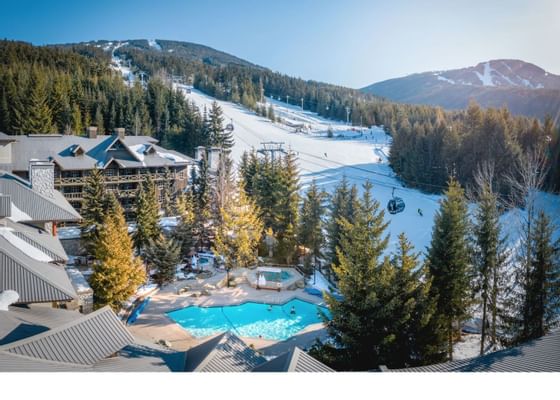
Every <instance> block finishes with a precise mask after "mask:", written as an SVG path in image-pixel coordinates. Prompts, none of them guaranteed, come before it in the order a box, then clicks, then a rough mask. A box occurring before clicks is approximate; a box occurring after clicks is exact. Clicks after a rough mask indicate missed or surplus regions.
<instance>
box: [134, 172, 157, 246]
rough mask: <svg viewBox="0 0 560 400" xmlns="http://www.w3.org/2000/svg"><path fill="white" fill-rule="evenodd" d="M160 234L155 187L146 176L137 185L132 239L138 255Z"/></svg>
mask: <svg viewBox="0 0 560 400" xmlns="http://www.w3.org/2000/svg"><path fill="white" fill-rule="evenodd" d="M160 233H161V229H160V226H159V207H158V201H157V194H156V187H155V185H154V181H153V180H152V178H151V177H150V176H149V175H148V176H146V178H145V180H144V182H142V184H141V185H139V187H138V194H137V197H136V231H135V232H134V235H133V239H134V246H135V247H136V250H137V251H138V253H141V252H142V250H143V249H144V248H145V247H146V246H147V245H148V243H149V241H150V239H155V238H157V237H158V236H159V234H160Z"/></svg>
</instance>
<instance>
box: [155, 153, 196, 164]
mask: <svg viewBox="0 0 560 400" xmlns="http://www.w3.org/2000/svg"><path fill="white" fill-rule="evenodd" d="M157 155H158V156H160V157H163V158H167V159H168V160H171V161H174V162H189V160H187V159H186V158H183V157H181V156H179V155H177V154H172V153H165V152H162V151H158V152H157Z"/></svg>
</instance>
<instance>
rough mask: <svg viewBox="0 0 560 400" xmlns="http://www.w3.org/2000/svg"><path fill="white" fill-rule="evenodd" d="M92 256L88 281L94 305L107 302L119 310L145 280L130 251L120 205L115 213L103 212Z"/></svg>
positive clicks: (129, 242) (137, 262) (130, 245)
mask: <svg viewBox="0 0 560 400" xmlns="http://www.w3.org/2000/svg"><path fill="white" fill-rule="evenodd" d="M95 258H96V262H95V264H94V266H93V274H92V275H91V278H90V281H89V283H90V285H91V287H92V289H93V292H94V301H95V306H96V307H97V308H100V307H103V306H105V305H109V306H111V307H112V308H113V310H115V311H118V310H119V309H120V307H121V305H122V304H123V302H124V301H126V300H127V299H128V298H129V297H130V296H131V295H132V294H134V293H135V292H136V290H137V289H138V286H139V285H140V284H142V282H144V279H145V271H144V268H143V267H142V263H141V261H140V259H139V258H137V257H135V256H134V254H133V246H132V240H131V239H130V236H129V235H128V226H127V225H126V222H125V220H124V215H123V212H122V208H121V207H120V205H119V206H117V210H116V212H114V213H107V214H106V215H105V218H104V221H103V227H102V229H101V230H100V232H99V240H98V245H97V248H96V252H95Z"/></svg>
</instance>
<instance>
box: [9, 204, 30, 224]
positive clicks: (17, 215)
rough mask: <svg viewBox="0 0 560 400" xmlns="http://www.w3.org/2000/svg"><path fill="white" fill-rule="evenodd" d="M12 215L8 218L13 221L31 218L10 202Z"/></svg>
mask: <svg viewBox="0 0 560 400" xmlns="http://www.w3.org/2000/svg"><path fill="white" fill-rule="evenodd" d="M11 213H12V215H11V216H10V219H11V220H12V221H14V222H18V221H31V220H32V218H31V217H30V216H29V215H27V214H26V213H25V212H23V211H21V210H20V209H19V208H17V207H16V205H15V204H14V203H13V202H12V210H11Z"/></svg>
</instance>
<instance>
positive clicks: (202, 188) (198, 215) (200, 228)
mask: <svg viewBox="0 0 560 400" xmlns="http://www.w3.org/2000/svg"><path fill="white" fill-rule="evenodd" d="M197 171H198V172H197ZM192 174H193V176H192V178H191V181H192V186H191V189H190V190H191V193H192V196H193V201H194V205H195V231H196V237H197V247H198V248H199V249H202V247H203V246H204V244H205V243H206V242H208V241H209V238H210V236H211V233H212V232H211V231H212V227H211V226H210V224H209V221H210V218H211V216H212V209H211V199H212V178H211V176H210V172H209V170H208V163H207V160H206V157H203V158H202V160H200V162H199V164H198V169H197V170H195V169H194V168H193V170H192Z"/></svg>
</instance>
